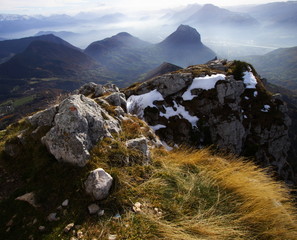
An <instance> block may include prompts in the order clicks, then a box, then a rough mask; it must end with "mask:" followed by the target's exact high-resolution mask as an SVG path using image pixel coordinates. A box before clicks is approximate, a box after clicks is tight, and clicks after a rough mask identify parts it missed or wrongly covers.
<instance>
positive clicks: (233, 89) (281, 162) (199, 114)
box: [125, 60, 293, 181]
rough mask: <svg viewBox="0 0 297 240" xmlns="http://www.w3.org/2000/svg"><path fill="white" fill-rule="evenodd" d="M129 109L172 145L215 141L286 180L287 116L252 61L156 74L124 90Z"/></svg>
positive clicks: (214, 63)
mask: <svg viewBox="0 0 297 240" xmlns="http://www.w3.org/2000/svg"><path fill="white" fill-rule="evenodd" d="M125 93H126V95H127V97H128V111H129V112H131V113H134V114H137V115H138V116H139V117H141V118H143V119H144V120H145V121H146V122H147V123H148V124H149V125H150V126H151V127H152V128H153V129H154V130H155V132H156V134H157V135H158V136H159V137H160V138H161V140H162V141H165V142H166V143H168V144H171V145H172V146H173V145H174V144H179V145H180V144H181V145H190V146H194V147H195V148H202V147H205V146H210V145H215V146H217V147H219V148H220V149H225V150H227V151H230V152H232V153H235V154H238V155H244V156H248V157H252V158H254V159H255V161H256V162H257V163H259V164H260V165H261V166H273V167H274V168H275V169H276V171H277V172H278V174H279V175H280V176H282V177H283V178H284V179H286V180H290V181H291V180H293V172H292V169H291V168H290V166H289V165H288V163H287V162H286V159H287V155H288V151H289V148H290V140H289V136H288V130H289V127H290V119H289V117H288V114H287V107H286V104H285V103H284V102H283V101H282V100H280V99H279V97H274V96H273V95H271V94H270V93H269V92H267V91H266V89H265V87H264V86H263V83H262V81H261V78H260V76H259V75H258V74H257V73H256V71H255V70H254V69H253V67H252V66H251V65H249V64H245V63H242V62H237V61H233V62H227V61H225V60H214V61H210V62H208V63H207V64H204V65H196V66H191V67H189V68H186V69H183V70H180V71H177V72H174V73H168V74H164V75H162V76H158V77H155V78H154V79H151V80H148V81H146V82H144V83H141V84H138V85H134V86H132V87H130V88H128V89H126V90H125Z"/></svg>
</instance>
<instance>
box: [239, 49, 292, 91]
mask: <svg viewBox="0 0 297 240" xmlns="http://www.w3.org/2000/svg"><path fill="white" fill-rule="evenodd" d="M241 59H242V60H245V61H248V62H250V63H251V64H253V65H254V66H255V68H257V69H258V72H259V73H260V74H261V76H262V77H265V78H267V79H268V81H269V82H272V83H274V84H278V85H280V86H283V87H285V88H288V89H290V90H295V91H297V47H292V48H280V49H277V50H274V51H272V52H269V53H267V54H265V55H263V56H248V57H242V58H241Z"/></svg>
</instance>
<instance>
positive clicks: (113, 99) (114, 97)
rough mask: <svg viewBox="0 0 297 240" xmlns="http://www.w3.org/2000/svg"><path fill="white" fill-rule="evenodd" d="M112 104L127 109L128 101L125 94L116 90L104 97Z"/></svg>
mask: <svg viewBox="0 0 297 240" xmlns="http://www.w3.org/2000/svg"><path fill="white" fill-rule="evenodd" d="M104 99H105V100H106V101H107V102H108V103H109V104H110V105H113V106H119V107H121V108H122V109H123V110H125V111H127V101H126V97H125V94H123V93H120V92H114V93H112V94H110V95H108V96H107V97H105V98H104Z"/></svg>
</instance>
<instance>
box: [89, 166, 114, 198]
mask: <svg viewBox="0 0 297 240" xmlns="http://www.w3.org/2000/svg"><path fill="white" fill-rule="evenodd" d="M112 182H113V178H112V177H111V176H110V175H109V174H108V173H107V172H105V171H104V170H103V169H102V168H97V169H95V170H94V171H92V172H90V174H89V176H88V178H87V180H86V181H85V183H84V184H85V190H86V193H87V194H89V195H91V196H92V197H93V198H94V199H95V200H102V199H104V198H107V197H108V195H109V190H110V188H111V186H112Z"/></svg>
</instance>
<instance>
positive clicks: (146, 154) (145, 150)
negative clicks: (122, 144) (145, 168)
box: [126, 137, 150, 164]
mask: <svg viewBox="0 0 297 240" xmlns="http://www.w3.org/2000/svg"><path fill="white" fill-rule="evenodd" d="M126 146H127V148H128V149H133V150H136V151H138V152H139V153H140V154H141V155H142V157H143V164H147V163H148V162H149V161H150V151H149V147H148V142H147V139H146V138H145V137H141V138H136V139H131V140H128V141H127V142H126Z"/></svg>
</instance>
